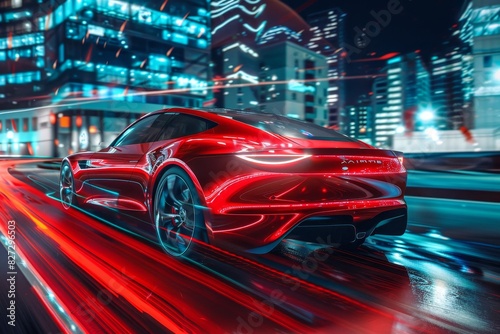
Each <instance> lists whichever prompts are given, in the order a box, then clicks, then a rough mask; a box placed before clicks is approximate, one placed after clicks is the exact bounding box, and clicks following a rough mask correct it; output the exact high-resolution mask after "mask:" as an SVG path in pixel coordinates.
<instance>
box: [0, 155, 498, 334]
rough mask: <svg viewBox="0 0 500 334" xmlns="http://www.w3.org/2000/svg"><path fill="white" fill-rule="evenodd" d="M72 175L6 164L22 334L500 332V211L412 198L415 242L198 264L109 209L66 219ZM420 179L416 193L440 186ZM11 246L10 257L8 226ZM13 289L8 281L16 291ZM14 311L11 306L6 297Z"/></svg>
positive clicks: (381, 241) (33, 163)
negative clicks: (64, 178)
mask: <svg viewBox="0 0 500 334" xmlns="http://www.w3.org/2000/svg"><path fill="white" fill-rule="evenodd" d="M58 166H59V164H58V160H53V161H45V160H43V161H42V160H3V161H2V162H1V178H0V180H1V182H2V183H1V185H0V189H1V193H0V196H1V200H2V206H1V209H0V217H1V219H2V221H4V222H6V221H15V231H16V234H15V236H16V238H15V245H16V248H15V251H16V263H17V264H16V265H17V267H16V270H14V271H15V272H17V274H16V275H15V278H16V291H15V293H16V330H18V331H19V332H22V331H23V330H24V332H35V331H39V332H46V333H47V332H50V333H55V332H59V331H60V332H66V331H71V332H76V333H79V332H90V333H97V332H102V331H114V332H127V331H132V332H145V331H149V332H175V333H178V332H211V333H222V332H227V333H271V332H272V333H276V332H282V333H288V332H303V333H304V332H316V333H332V332H334V333H335V332H338V333H382V332H385V333H387V332H391V333H497V332H498V331H499V330H500V321H499V320H498V312H499V311H500V302H499V301H500V299H499V295H498V291H499V285H500V284H499V282H500V280H499V279H500V261H499V259H500V243H499V242H498V240H500V238H499V235H498V233H499V229H498V228H497V227H496V226H495V224H496V223H497V222H498V212H499V206H500V203H498V199H497V198H492V201H490V202H485V201H469V200H456V199H446V198H431V197H430V196H429V197H421V196H407V202H408V206H409V208H410V211H409V228H408V230H407V232H406V233H405V234H404V235H403V236H400V237H390V236H386V237H382V236H380V237H372V238H371V240H370V241H369V242H367V243H366V244H365V245H363V246H362V247H361V248H360V249H358V250H356V251H349V252H347V251H342V250H339V249H336V248H331V247H321V248H320V247H318V246H315V245H312V244H305V243H299V242H293V241H291V240H289V241H287V242H284V243H283V244H282V245H281V249H280V251H279V252H272V253H269V254H266V255H259V256H251V255H248V254H246V255H245V254H235V253H232V252H228V251H226V250H223V249H218V248H215V247H212V246H210V245H199V247H196V248H195V250H196V254H194V255H193V256H191V257H190V258H191V260H187V259H178V258H173V257H170V256H168V255H167V254H165V253H163V252H162V250H161V248H160V246H159V245H158V244H157V243H156V241H155V240H146V239H144V238H142V237H140V236H138V235H135V234H134V233H131V232H130V231H127V229H126V228H125V226H126V225H123V224H121V218H120V215H119V214H118V213H116V212H112V211H111V210H109V209H107V210H106V209H105V210H104V211H100V212H99V214H98V215H97V214H94V213H92V212H87V211H80V210H78V209H75V208H72V209H70V210H65V209H64V208H63V207H62V205H61V203H60V202H59V195H58V189H59V188H58V175H59V170H58ZM409 175H410V176H409V185H410V188H409V191H410V192H411V189H412V186H413V187H415V189H417V188H418V189H423V188H422V187H424V186H426V185H425V183H426V181H425V180H436V179H438V177H439V175H440V174H439V173H437V172H410V173H409ZM453 178H455V179H457V178H458V179H460V180H461V182H460V184H458V183H456V182H455V183H454V184H455V187H458V188H463V186H468V187H470V189H480V190H481V189H482V190H484V191H486V192H487V191H488V190H489V189H498V185H495V183H498V182H499V181H498V178H497V177H495V176H494V175H493V174H481V173H479V174H474V175H464V174H460V175H459V176H457V175H454V174H450V173H447V174H445V175H444V177H443V178H439V179H441V180H443V182H445V183H448V182H449V180H448V179H453ZM419 180H421V181H419ZM478 180H481V182H478ZM431 183H432V185H427V186H433V187H435V188H436V187H437V188H439V186H440V184H439V181H436V182H433V181H432V182H431ZM416 186H418V187H416ZM483 187H484V188H485V189H483ZM450 192H451V193H452V192H453V190H450ZM106 211H107V212H106ZM2 235H3V236H2V242H3V244H4V245H5V247H7V246H6V245H7V243H6V240H7V239H6V237H5V236H6V235H7V225H6V224H2ZM5 249H6V248H5ZM6 257H7V256H6V251H2V259H6ZM2 261H5V260H2ZM5 267H6V265H5V266H4V268H5ZM8 288H9V287H8V286H7V285H6V284H5V280H3V282H2V291H7V290H8ZM1 298H2V301H3V302H2V305H5V301H6V293H3V292H2V297H1ZM2 325H3V326H5V322H2ZM7 330H10V331H7ZM11 330H12V329H11V328H9V329H7V328H6V327H3V329H2V332H3V333H8V332H11Z"/></svg>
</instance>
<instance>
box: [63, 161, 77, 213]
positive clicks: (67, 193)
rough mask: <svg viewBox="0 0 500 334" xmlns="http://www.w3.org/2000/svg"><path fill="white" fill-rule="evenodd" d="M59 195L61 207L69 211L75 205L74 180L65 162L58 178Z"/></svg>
mask: <svg viewBox="0 0 500 334" xmlns="http://www.w3.org/2000/svg"><path fill="white" fill-rule="evenodd" d="M59 195H60V199H61V203H62V206H63V207H64V208H65V209H69V208H70V207H71V206H74V205H75V204H76V199H75V197H76V195H75V178H74V176H73V171H72V170H71V167H70V165H69V164H68V163H67V162H64V163H63V164H62V166H61V173H60V176H59Z"/></svg>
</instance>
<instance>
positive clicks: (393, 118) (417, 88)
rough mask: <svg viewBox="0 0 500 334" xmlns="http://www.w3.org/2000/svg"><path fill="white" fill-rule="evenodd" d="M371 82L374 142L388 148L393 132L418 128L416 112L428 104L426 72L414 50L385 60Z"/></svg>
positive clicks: (427, 78)
mask: <svg viewBox="0 0 500 334" xmlns="http://www.w3.org/2000/svg"><path fill="white" fill-rule="evenodd" d="M382 74H385V75H384V76H381V77H379V78H377V79H376V80H375V82H374V84H373V95H372V101H373V111H374V119H375V124H374V131H375V144H376V145H377V146H380V147H391V146H392V138H393V136H394V134H395V133H396V132H403V131H410V132H411V131H414V130H415V129H419V123H418V113H419V112H420V111H423V110H425V109H427V108H428V107H429V106H430V102H431V99H430V81H429V74H428V72H427V70H426V68H425V67H424V65H423V62H422V60H421V58H420V56H419V54H418V53H416V52H414V53H409V54H406V55H402V56H397V57H393V58H391V59H389V60H388V61H387V65H386V67H385V68H384V69H383V71H382Z"/></svg>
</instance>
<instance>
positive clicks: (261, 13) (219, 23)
mask: <svg viewBox="0 0 500 334" xmlns="http://www.w3.org/2000/svg"><path fill="white" fill-rule="evenodd" d="M276 13H280V15H276ZM211 19H212V30H211V32H212V62H213V67H212V68H213V76H214V77H213V78H214V100H213V103H214V105H215V106H217V107H226V108H238V109H256V110H258V109H259V106H258V104H259V102H260V100H261V98H260V92H261V86H262V85H264V86H265V85H266V84H267V83H266V82H261V80H260V78H261V77H262V74H261V72H260V71H261V68H262V66H261V65H262V62H263V61H264V60H265V59H263V56H262V54H261V52H260V49H261V48H262V47H265V46H266V45H268V44H270V43H271V44H274V43H278V42H282V41H291V42H294V43H296V44H299V45H302V43H304V40H305V39H307V38H304V36H303V32H304V31H307V30H308V26H307V24H306V23H305V21H304V20H302V19H301V18H300V16H299V15H298V14H297V13H295V12H294V11H293V10H292V9H290V8H289V7H288V6H286V5H284V4H283V3H281V2H280V1H278V0H255V1H245V0H234V1H212V2H211ZM264 77H265V75H264Z"/></svg>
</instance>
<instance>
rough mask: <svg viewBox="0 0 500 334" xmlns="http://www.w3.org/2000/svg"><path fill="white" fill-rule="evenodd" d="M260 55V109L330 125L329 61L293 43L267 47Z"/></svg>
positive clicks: (263, 47)
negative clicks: (327, 76) (327, 78)
mask: <svg viewBox="0 0 500 334" xmlns="http://www.w3.org/2000/svg"><path fill="white" fill-rule="evenodd" d="M259 52H260V55H261V78H260V80H261V82H265V85H261V86H260V87H261V90H260V101H259V102H260V103H259V108H260V110H261V111H266V112H272V113H276V114H281V115H285V116H288V117H293V118H298V119H303V120H306V121H309V122H314V123H316V124H318V125H322V126H327V125H328V109H327V106H326V101H327V96H328V82H327V80H324V79H322V78H325V75H326V72H327V71H328V65H327V60H326V58H325V57H324V56H322V55H320V54H318V53H316V52H313V51H311V50H309V49H306V48H304V47H302V46H300V45H297V44H295V43H292V42H290V41H282V42H278V43H274V44H265V45H263V46H262V47H261V48H260V50H259Z"/></svg>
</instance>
